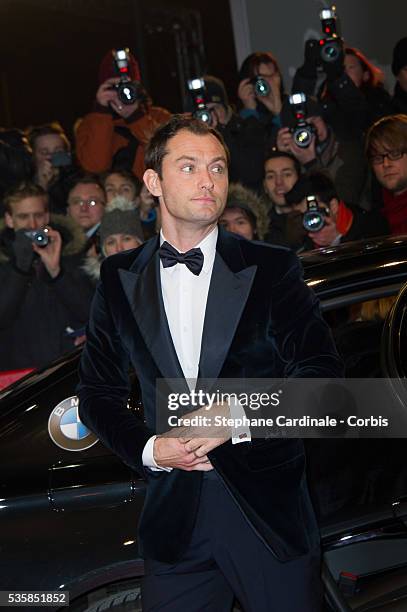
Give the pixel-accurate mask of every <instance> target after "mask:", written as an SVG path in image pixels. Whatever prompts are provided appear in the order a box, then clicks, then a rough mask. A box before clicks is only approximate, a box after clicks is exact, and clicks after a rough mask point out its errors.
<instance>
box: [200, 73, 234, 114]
mask: <svg viewBox="0 0 407 612" xmlns="http://www.w3.org/2000/svg"><path fill="white" fill-rule="evenodd" d="M204 82H205V90H206V102H216V103H217V104H223V106H224V107H225V108H226V107H228V106H229V99H228V95H227V93H226V89H225V86H224V84H223V82H222V81H221V80H220V79H217V78H216V77H214V76H210V75H207V76H204Z"/></svg>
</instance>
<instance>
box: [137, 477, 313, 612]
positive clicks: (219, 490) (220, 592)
mask: <svg viewBox="0 0 407 612" xmlns="http://www.w3.org/2000/svg"><path fill="white" fill-rule="evenodd" d="M209 474H211V476H210V477H209V478H208V477H206V478H204V479H203V484H202V493H201V502H200V507H199V511H198V516H197V521H196V525H195V528H194V531H193V535H192V540H191V543H190V546H189V548H188V551H187V552H186V554H185V555H184V556H183V557H182V559H180V560H179V561H178V562H177V563H175V564H168V563H161V562H158V561H153V560H148V559H147V560H146V561H145V578H144V579H143V586H142V597H143V612H230V610H231V608H232V603H233V599H234V597H236V598H237V599H238V600H239V602H240V604H241V606H242V608H243V610H244V611H245V612H319V611H320V609H321V593H322V585H321V582H320V551H319V548H318V547H316V548H315V550H313V551H312V552H310V553H309V554H308V555H305V556H303V557H300V558H298V559H295V560H293V561H288V562H286V563H281V562H280V561H278V559H276V557H275V556H274V555H273V554H272V553H271V552H270V550H269V549H268V548H267V547H266V546H265V545H264V544H263V542H262V541H261V539H260V538H259V537H258V536H257V535H256V534H255V532H254V531H253V529H252V527H251V526H250V525H249V524H248V522H247V520H246V519H245V517H244V516H243V514H242V513H241V511H240V509H239V508H238V506H237V505H236V504H235V502H234V501H233V499H232V497H231V496H230V494H229V492H228V491H227V490H226V488H225V486H224V485H223V483H222V482H221V481H220V480H219V479H218V478H217V477H216V475H215V473H214V472H210V473H209ZM270 497H271V500H270V503H273V502H272V496H270ZM168 537H171V534H168Z"/></svg>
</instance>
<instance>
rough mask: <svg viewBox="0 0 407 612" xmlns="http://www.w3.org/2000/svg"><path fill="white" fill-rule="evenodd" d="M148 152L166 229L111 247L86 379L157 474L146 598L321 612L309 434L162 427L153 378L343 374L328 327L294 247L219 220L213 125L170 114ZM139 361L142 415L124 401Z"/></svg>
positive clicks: (219, 163)
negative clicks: (185, 432) (305, 441)
mask: <svg viewBox="0 0 407 612" xmlns="http://www.w3.org/2000/svg"><path fill="white" fill-rule="evenodd" d="M145 160H146V168H147V170H146V172H145V174H144V181H145V183H146V185H147V187H148V189H149V191H150V192H151V193H152V195H153V196H155V197H156V198H158V199H159V202H160V210H161V215H162V231H161V234H160V237H159V238H158V237H157V238H153V239H151V240H150V241H148V242H147V243H144V244H143V245H142V246H141V247H139V248H138V249H136V250H134V251H128V252H124V253H120V254H118V255H114V256H112V257H109V258H107V259H106V260H105V262H104V264H103V266H102V271H101V281H100V283H99V285H98V288H97V292H96V296H95V299H94V303H93V308H92V315H91V319H90V323H89V329H88V335H87V338H88V340H87V344H86V347H85V349H84V353H83V358H82V362H81V373H80V376H81V382H80V386H79V391H78V394H79V398H80V409H79V412H80V417H81V419H82V421H83V422H84V423H85V424H86V425H87V426H88V427H90V428H91V429H92V430H93V431H94V432H95V433H96V434H97V435H98V436H99V438H100V439H101V441H102V442H103V443H104V444H105V445H106V446H107V447H109V448H110V449H112V451H113V452H115V453H116V454H117V455H118V456H119V457H120V458H121V459H122V460H123V461H124V462H125V463H126V464H127V465H129V466H130V467H131V468H133V469H135V470H137V471H138V472H139V473H142V474H144V476H145V478H146V479H147V481H148V486H147V493H146V500H145V505H144V509H143V513H142V517H141V519H140V524H139V544H140V549H141V554H142V556H143V557H144V559H145V572H146V577H145V579H144V583H143V606H144V607H143V610H145V611H152V610H154V611H159V610H160V611H165V612H180V611H181V610H188V612H202V611H203V610H208V611H209V610H211V611H213V612H223V611H225V612H226V611H227V610H230V609H231V606H232V601H233V597H234V596H236V597H237V598H238V599H239V601H240V602H241V604H242V607H243V609H244V610H245V611H246V612H252V611H253V612H254V611H255V612H294V611H295V612H317V610H319V606H320V583H319V538H318V529H317V525H316V522H315V517H314V513H313V510H312V506H311V504H310V501H309V497H308V491H307V486H306V482H305V474H304V468H305V459H304V451H303V446H302V442H301V441H300V440H297V439H266V440H264V439H254V438H253V439H251V437H250V431H249V432H247V433H245V434H243V437H242V440H243V441H240V443H237V442H238V439H235V438H232V439H226V438H227V437H228V436H225V437H217V438H215V437H212V436H209V435H208V437H205V436H201V437H194V436H186V437H184V438H176V437H167V436H165V435H158V436H156V435H155V434H156V431H157V430H156V419H157V416H158V415H157V414H156V399H157V398H156V396H157V393H158V392H157V389H156V380H157V379H159V378H165V379H166V380H168V385H169V386H171V384H173V383H172V382H171V381H173V380H175V381H178V383H177V384H176V387H177V391H179V390H185V391H188V390H189V387H188V384H189V385H191V381H194V380H196V379H198V381H197V385H199V380H203V379H212V380H216V379H221V378H254V377H256V378H271V377H278V378H288V377H336V376H338V375H340V374H341V363H340V361H339V358H338V355H337V353H336V350H335V348H334V346H333V343H332V340H331V336H330V332H329V329H328V327H327V326H326V324H325V323H324V321H323V319H322V317H321V315H320V312H319V308H318V303H317V300H316V298H315V296H314V295H313V293H312V292H311V291H310V290H309V289H308V288H307V286H306V285H305V283H304V282H303V280H302V276H301V268H300V265H299V262H298V260H297V258H296V256H295V254H293V253H292V252H291V251H289V250H287V249H285V248H282V247H273V246H271V245H265V244H262V243H258V242H250V241H247V240H245V239H243V238H239V237H237V236H235V235H233V234H229V233H227V232H225V231H224V230H223V229H221V228H219V229H218V226H217V220H218V218H219V216H220V215H221V213H222V211H223V208H224V206H225V203H226V198H227V190H228V152H227V150H226V147H225V145H224V142H223V140H222V137H221V136H220V135H219V134H218V133H217V132H216V130H214V129H213V128H211V127H209V126H207V125H206V124H204V123H203V122H201V121H199V120H196V119H193V118H186V117H183V116H173V117H172V118H171V120H170V121H169V122H168V123H167V124H166V125H165V126H163V127H160V128H159V129H158V130H157V132H156V133H155V135H154V136H153V138H152V140H151V142H150V144H149V147H148V149H147V151H146V157H145ZM160 245H161V246H160ZM130 364H131V365H133V367H134V369H135V371H136V373H137V376H138V379H139V382H140V387H141V393H142V400H143V406H144V417H145V421H142V420H141V419H139V418H138V417H137V416H136V415H135V414H134V413H133V412H132V411H130V410H128V408H127V398H128V394H129V380H128V369H129V365H130ZM186 379H187V380H188V384H187V380H186ZM192 384H193V383H192ZM239 440H240V438H239Z"/></svg>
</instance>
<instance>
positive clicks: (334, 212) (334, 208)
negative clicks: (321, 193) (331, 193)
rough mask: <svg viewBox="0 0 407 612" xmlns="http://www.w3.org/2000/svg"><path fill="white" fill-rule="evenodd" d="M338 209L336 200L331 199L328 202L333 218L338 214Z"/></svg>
mask: <svg viewBox="0 0 407 612" xmlns="http://www.w3.org/2000/svg"><path fill="white" fill-rule="evenodd" d="M338 208H339V200H338V198H332V200H331V201H330V202H329V210H330V211H331V215H332V216H333V217H336V215H337V214H338Z"/></svg>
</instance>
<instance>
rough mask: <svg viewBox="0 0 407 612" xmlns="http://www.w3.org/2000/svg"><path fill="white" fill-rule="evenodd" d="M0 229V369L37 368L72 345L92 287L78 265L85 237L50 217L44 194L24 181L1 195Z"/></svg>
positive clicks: (83, 320)
mask: <svg viewBox="0 0 407 612" xmlns="http://www.w3.org/2000/svg"><path fill="white" fill-rule="evenodd" d="M4 205H5V209H6V212H5V215H4V220H3V222H2V228H1V232H0V283H1V286H2V291H1V293H0V370H11V369H20V368H26V367H29V368H34V367H35V368H38V367H40V366H43V365H46V364H47V363H48V362H49V361H51V360H52V359H55V358H56V357H58V356H59V355H61V354H62V353H64V352H67V351H69V350H71V349H73V347H74V340H73V338H72V337H70V336H69V335H67V328H70V329H72V330H77V329H78V328H82V327H83V326H84V325H85V324H86V321H87V317H88V309H89V305H90V300H91V297H92V293H93V289H92V285H91V283H90V282H89V280H88V279H87V278H86V276H85V275H84V273H83V272H82V271H81V270H80V267H79V264H80V262H79V257H78V255H79V254H80V253H81V250H82V248H83V244H84V237H83V236H82V233H81V231H80V229H79V228H77V227H76V225H75V224H74V223H73V222H70V221H69V220H67V219H66V218H65V217H61V216H55V217H50V214H49V212H48V204H47V194H46V192H45V191H44V189H43V188H42V187H40V186H37V185H34V184H31V183H23V184H21V185H19V186H18V187H16V188H15V189H13V190H12V191H10V192H9V193H8V194H7V195H6V197H5V198H4Z"/></svg>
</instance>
